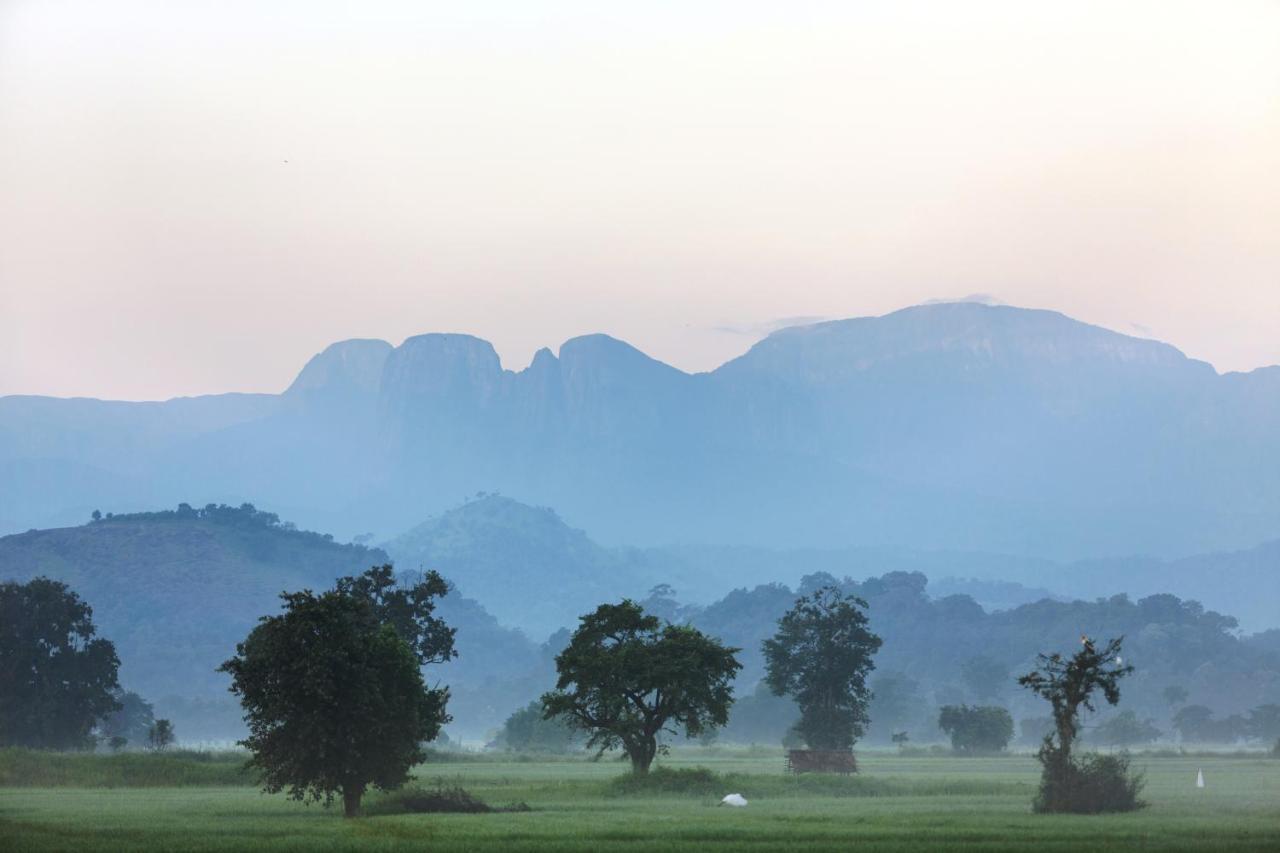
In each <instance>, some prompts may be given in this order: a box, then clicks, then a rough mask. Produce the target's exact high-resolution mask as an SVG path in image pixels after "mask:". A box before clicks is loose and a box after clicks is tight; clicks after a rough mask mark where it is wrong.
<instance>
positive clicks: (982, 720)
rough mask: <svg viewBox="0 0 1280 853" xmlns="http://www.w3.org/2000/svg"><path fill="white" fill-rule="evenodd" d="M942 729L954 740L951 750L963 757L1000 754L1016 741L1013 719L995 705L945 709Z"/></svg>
mask: <svg viewBox="0 0 1280 853" xmlns="http://www.w3.org/2000/svg"><path fill="white" fill-rule="evenodd" d="M938 728H940V729H942V730H943V731H944V732H946V733H947V735H948V737H950V738H951V748H952V749H953V750H954V751H956V752H958V753H962V754H974V753H984V752H1000V751H1001V750H1003V749H1004V748H1005V747H1007V746H1008V745H1009V741H1011V740H1013V717H1011V716H1010V715H1009V712H1008V711H1007V710H1005V709H1004V708H1000V707H997V706H994V705H987V706H975V707H970V706H968V705H943V706H942V707H941V708H940V709H939V710H938Z"/></svg>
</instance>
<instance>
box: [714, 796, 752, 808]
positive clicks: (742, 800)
mask: <svg viewBox="0 0 1280 853" xmlns="http://www.w3.org/2000/svg"><path fill="white" fill-rule="evenodd" d="M746 804H747V798H746V797H744V796H742V795H741V794H727V795H726V796H725V798H724V799H723V800H721V801H720V805H722V806H733V807H734V808H739V809H740V808H742V807H743V806H745V805H746Z"/></svg>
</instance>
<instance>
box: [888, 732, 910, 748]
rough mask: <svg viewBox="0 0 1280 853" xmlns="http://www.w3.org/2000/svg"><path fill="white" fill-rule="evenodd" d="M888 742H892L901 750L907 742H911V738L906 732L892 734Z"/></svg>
mask: <svg viewBox="0 0 1280 853" xmlns="http://www.w3.org/2000/svg"><path fill="white" fill-rule="evenodd" d="M889 740H891V741H893V743H895V744H896V745H897V746H898V748H899V749H901V748H902V747H904V746H906V745H907V741H909V740H911V737H910V735H908V734H907V733H906V732H894V733H893V734H892V735H890V736H889Z"/></svg>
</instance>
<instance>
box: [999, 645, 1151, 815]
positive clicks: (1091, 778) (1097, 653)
mask: <svg viewBox="0 0 1280 853" xmlns="http://www.w3.org/2000/svg"><path fill="white" fill-rule="evenodd" d="M1080 639H1081V648H1080V650H1079V651H1078V652H1076V653H1075V654H1074V655H1072V656H1071V657H1070V658H1066V657H1063V656H1062V655H1061V654H1059V653H1058V652H1054V653H1053V654H1049V655H1046V654H1040V655H1038V656H1037V658H1036V659H1037V661H1038V663H1039V664H1040V667H1039V668H1038V669H1036V670H1033V671H1032V672H1029V673H1027V674H1026V675H1024V676H1022V677H1020V678H1019V679H1018V683H1019V684H1021V685H1022V686H1023V687H1025V688H1027V689H1028V690H1031V691H1032V692H1033V693H1035V694H1036V695H1038V696H1040V697H1042V698H1044V699H1046V700H1048V702H1049V704H1050V706H1051V707H1052V709H1053V725H1054V731H1053V732H1051V733H1050V734H1048V735H1046V736H1045V739H1044V743H1043V744H1042V745H1041V747H1040V751H1039V753H1038V754H1037V757H1038V758H1039V760H1040V764H1041V766H1042V767H1043V768H1044V771H1043V773H1042V775H1041V779H1040V794H1039V796H1038V797H1037V799H1036V803H1035V807H1036V810H1037V811H1045V812H1061V811H1127V810H1129V809H1134V808H1139V807H1140V806H1141V803H1140V802H1139V801H1138V798H1137V794H1138V790H1139V789H1140V788H1141V784H1142V780H1141V779H1137V778H1133V779H1131V778H1129V777H1128V774H1127V771H1128V764H1127V762H1125V761H1123V760H1120V761H1114V760H1112V761H1104V760H1102V759H1101V757H1098V756H1093V757H1090V758H1088V759H1086V760H1085V761H1082V762H1077V761H1075V760H1074V759H1073V757H1072V752H1071V751H1072V748H1073V747H1074V746H1075V742H1076V738H1077V737H1078V736H1079V734H1080V709H1081V708H1084V709H1085V710H1088V711H1093V710H1095V708H1094V705H1093V701H1094V700H1093V697H1094V694H1095V693H1098V692H1101V693H1102V695H1103V697H1104V698H1105V699H1106V700H1107V702H1108V703H1109V704H1111V705H1115V704H1116V703H1117V702H1119V701H1120V679H1122V678H1124V677H1125V676H1127V675H1129V674H1131V673H1132V672H1133V667H1132V666H1131V665H1128V664H1125V663H1124V662H1123V660H1122V659H1121V657H1120V650H1121V647H1122V645H1123V643H1124V638H1123V637H1119V638H1117V639H1113V640H1111V641H1109V642H1108V643H1107V644H1106V645H1105V646H1104V647H1103V648H1102V649H1098V647H1097V646H1096V645H1094V642H1093V640H1092V639H1090V638H1089V637H1087V636H1086V637H1081V638H1080ZM1098 791H1103V792H1104V793H1103V794H1102V795H1097V792H1098Z"/></svg>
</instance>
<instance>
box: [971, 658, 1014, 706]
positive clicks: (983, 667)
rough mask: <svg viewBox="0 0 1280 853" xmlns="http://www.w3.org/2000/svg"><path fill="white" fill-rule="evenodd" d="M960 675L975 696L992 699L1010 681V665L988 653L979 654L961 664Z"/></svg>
mask: <svg viewBox="0 0 1280 853" xmlns="http://www.w3.org/2000/svg"><path fill="white" fill-rule="evenodd" d="M960 677H961V678H962V679H964V683H965V686H966V687H968V688H969V691H970V692H971V693H973V695H974V696H977V697H978V698H979V699H983V700H991V699H994V698H996V697H997V696H999V695H1000V692H1001V691H1002V690H1003V689H1004V688H1005V686H1006V685H1007V684H1008V683H1009V667H1007V666H1005V665H1004V664H1002V663H1000V662H999V661H997V660H994V659H992V658H989V657H987V656H986V655H978V656H977V657H972V658H969V659H968V660H967V661H965V662H964V663H963V664H962V665H961V667H960Z"/></svg>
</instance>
